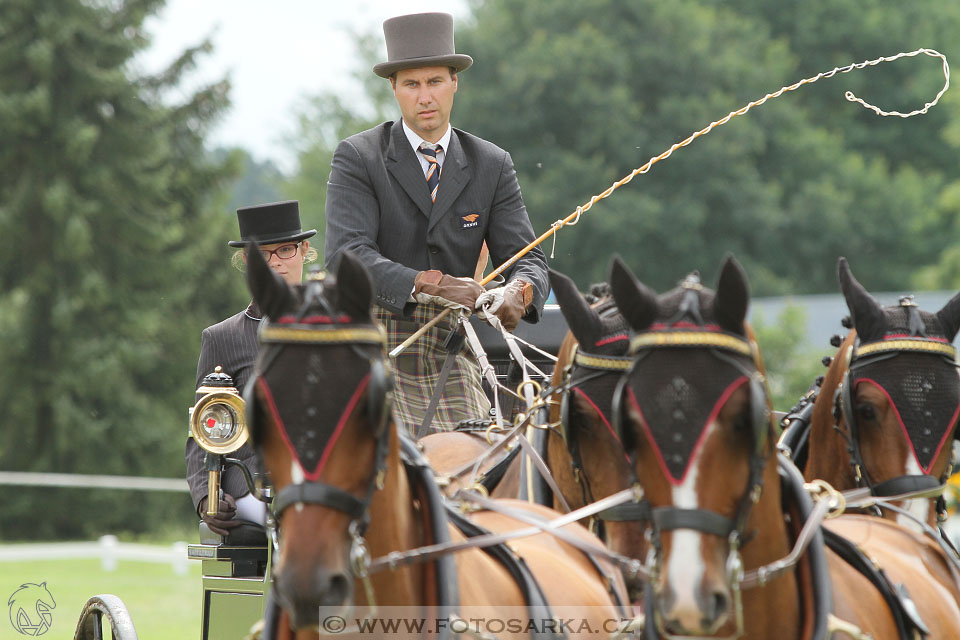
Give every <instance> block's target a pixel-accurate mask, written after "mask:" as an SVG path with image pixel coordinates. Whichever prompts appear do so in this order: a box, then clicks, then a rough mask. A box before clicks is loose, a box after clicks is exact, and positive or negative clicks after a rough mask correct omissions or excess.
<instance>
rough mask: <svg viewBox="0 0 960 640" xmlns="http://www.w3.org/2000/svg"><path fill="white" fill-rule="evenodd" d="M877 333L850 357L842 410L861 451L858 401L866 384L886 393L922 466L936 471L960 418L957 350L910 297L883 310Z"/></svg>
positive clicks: (857, 346)
mask: <svg viewBox="0 0 960 640" xmlns="http://www.w3.org/2000/svg"><path fill="white" fill-rule="evenodd" d="M878 317H879V318H881V319H882V322H880V323H878V322H876V321H874V322H873V323H872V325H871V329H872V331H870V332H868V333H867V335H865V336H860V335H859V328H858V338H857V340H856V342H855V344H854V346H853V347H852V348H851V349H850V350H849V351H848V352H847V353H846V354H843V356H844V357H847V358H849V363H848V369H847V371H846V373H845V374H844V378H843V383H842V385H841V387H840V390H839V393H840V404H841V409H842V411H843V415H844V419H845V421H846V423H847V425H848V427H849V428H850V430H851V437H852V439H853V440H854V442H853V443H852V444H853V445H854V446H855V447H858V445H859V442H858V441H859V430H860V426H861V425H859V423H858V420H857V414H856V408H855V402H854V397H855V393H856V388H857V386H858V385H860V384H871V385H874V386H875V387H877V388H878V389H880V390H881V391H882V392H883V394H884V395H885V396H886V397H887V400H888V402H889V403H890V404H891V406H892V407H893V408H894V410H895V412H896V415H897V417H898V419H899V422H900V428H901V429H902V431H903V435H904V437H905V438H906V439H907V441H908V443H909V444H910V447H911V449H912V451H913V454H914V456H915V458H916V461H917V464H918V465H919V466H920V468H921V469H922V470H923V471H924V473H930V469H931V467H932V465H933V463H934V461H935V460H936V458H937V456H938V454H939V453H940V451H941V450H942V449H943V447H944V446H947V444H948V442H949V440H950V437H949V436H950V434H951V430H952V428H953V426H954V424H955V423H956V420H957V416H958V413H960V376H958V373H957V366H956V350H955V348H954V347H953V345H952V344H950V339H949V337H948V336H947V335H945V331H944V328H943V327H942V325H941V322H940V321H939V319H938V317H937V315H935V314H932V313H928V312H926V311H922V310H920V309H918V308H917V306H916V305H915V304H914V303H913V300H912V299H911V298H910V297H905V298H903V299H901V301H900V304H899V305H898V306H896V307H887V308H883V309H882V315H881V316H878Z"/></svg>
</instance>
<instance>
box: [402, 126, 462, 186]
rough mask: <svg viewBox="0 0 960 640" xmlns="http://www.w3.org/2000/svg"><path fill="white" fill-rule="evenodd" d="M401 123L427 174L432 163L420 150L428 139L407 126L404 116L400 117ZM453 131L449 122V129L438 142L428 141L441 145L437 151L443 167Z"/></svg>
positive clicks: (424, 172)
mask: <svg viewBox="0 0 960 640" xmlns="http://www.w3.org/2000/svg"><path fill="white" fill-rule="evenodd" d="M400 123H401V127H402V128H403V133H405V134H406V136H407V140H408V141H409V142H410V146H411V147H413V152H414V155H416V156H417V159H418V160H419V161H420V168H421V169H423V174H424V175H426V174H427V170H428V169H429V167H430V163H429V162H427V159H426V158H424V157H423V154H422V153H420V152H419V151H418V150H419V149H420V145H422V144H423V143H425V142H427V141H426V140H424V139H423V138H421V137H420V136H418V135H417V134H416V133H414V132H413V131H412V130H411V129H410V127H408V126H407V123H406V122H404V121H403V119H402V118H401V119H400ZM452 133H453V128H452V127H451V126H450V125H449V124H447V130H446V132H445V133H444V134H443V136H442V137H441V138H440V140H438V141H437V142H436V143H429V142H427V144H438V145H440V150H439V151H437V162H438V163H440V166H441V167H442V166H443V161H444V159H445V158H446V156H447V149H448V148H449V147H450V135H451V134H452Z"/></svg>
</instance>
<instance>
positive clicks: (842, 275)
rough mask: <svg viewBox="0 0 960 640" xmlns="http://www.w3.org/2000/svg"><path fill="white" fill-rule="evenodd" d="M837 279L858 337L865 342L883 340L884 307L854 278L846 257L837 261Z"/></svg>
mask: <svg viewBox="0 0 960 640" xmlns="http://www.w3.org/2000/svg"><path fill="white" fill-rule="evenodd" d="M837 277H838V278H839V280H840V290H841V291H843V297H844V298H845V299H846V300H847V309H849V310H850V316H851V319H852V320H853V326H854V328H855V329H856V330H857V335H858V336H860V339H861V340H863V341H867V340H879V339H880V338H882V337H883V335H884V333H885V332H886V328H887V321H886V317H885V316H884V314H883V307H881V306H880V303H879V302H877V301H876V300H875V299H874V298H873V296H871V295H870V294H869V293H867V290H866V289H864V288H863V285H862V284H860V283H859V282H857V279H856V278H854V277H853V272H852V271H851V270H850V265H849V264H847V259H846V258H844V257H841V258H840V259H839V260H838V261H837Z"/></svg>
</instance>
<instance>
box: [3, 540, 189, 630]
mask: <svg viewBox="0 0 960 640" xmlns="http://www.w3.org/2000/svg"><path fill="white" fill-rule="evenodd" d="M187 566H188V567H189V570H188V573H187V574H186V575H176V573H175V572H174V569H173V567H172V566H171V565H169V564H160V563H150V562H133V561H124V560H120V561H118V563H117V568H116V570H115V571H112V572H107V571H104V570H103V568H102V567H101V564H100V561H99V560H96V559H90V560H86V559H85V560H41V561H30V562H0V598H2V602H3V604H4V605H6V604H7V600H8V599H9V597H10V595H11V594H13V592H15V591H16V590H17V589H19V588H20V585H21V584H23V583H25V582H32V583H35V584H39V583H41V582H46V583H47V589H48V590H49V591H50V593H51V595H52V596H53V598H54V600H55V601H56V605H57V606H56V608H55V609H54V611H53V623H52V624H51V626H50V630H49V631H48V632H47V633H45V634H43V636H42V637H43V638H45V639H48V640H61V639H65V640H66V639H70V638H73V632H74V631H75V630H76V626H77V621H78V620H79V618H80V611H81V609H83V606H84V604H85V603H86V601H87V600H88V599H89V598H90V597H91V596H94V595H98V594H102V593H111V594H113V595H115V596H118V597H119V598H120V599H121V600H123V602H124V604H126V606H127V609H128V610H129V612H130V616H131V618H132V619H133V624H134V627H135V628H136V630H137V635H138V636H139V637H140V640H196V639H197V638H199V637H200V597H201V579H200V562H199V561H193V560H191V561H190V562H189V564H188V565H187ZM4 609H5V611H4V614H3V616H2V619H0V639H2V640H7V639H8V638H9V639H11V640H13V639H14V638H17V639H19V638H24V637H26V636H23V635H21V634H20V633H18V632H17V631H16V629H14V627H13V625H12V623H11V622H10V619H9V616H8V614H7V609H8V608H7V607H6V606H4ZM108 637H109V632H108Z"/></svg>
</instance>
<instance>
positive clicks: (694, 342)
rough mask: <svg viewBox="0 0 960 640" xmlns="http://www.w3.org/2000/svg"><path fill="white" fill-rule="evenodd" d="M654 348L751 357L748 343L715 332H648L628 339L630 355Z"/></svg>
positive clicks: (735, 337)
mask: <svg viewBox="0 0 960 640" xmlns="http://www.w3.org/2000/svg"><path fill="white" fill-rule="evenodd" d="M656 347H714V348H717V349H725V350H727V351H733V352H734V353H739V354H742V355H745V356H748V357H751V358H752V357H753V349H752V348H751V347H750V343H749V342H747V341H746V340H744V339H743V338H741V337H739V336H734V335H731V334H729V333H719V332H716V331H648V332H646V333H639V334H637V335H635V336H634V337H633V338H631V339H630V353H637V352H638V351H640V350H641V349H652V348H656Z"/></svg>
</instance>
